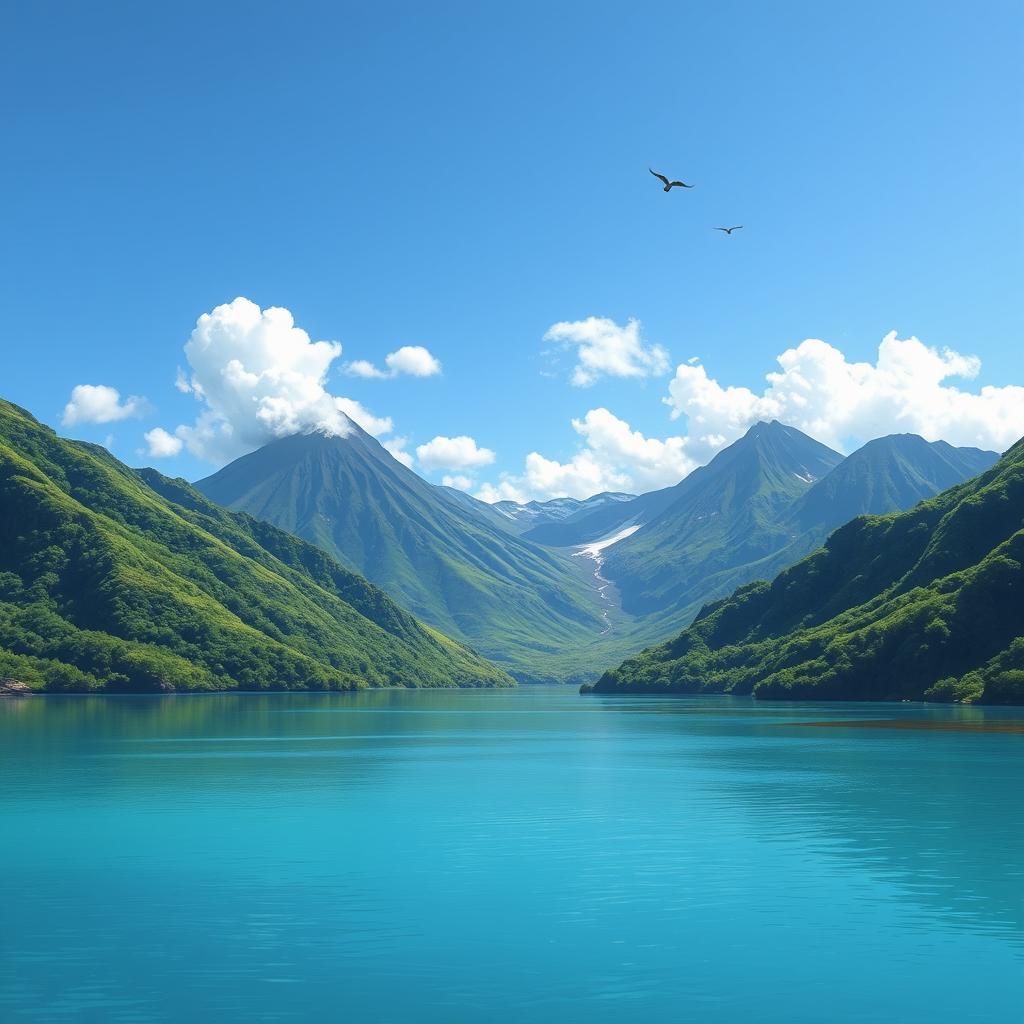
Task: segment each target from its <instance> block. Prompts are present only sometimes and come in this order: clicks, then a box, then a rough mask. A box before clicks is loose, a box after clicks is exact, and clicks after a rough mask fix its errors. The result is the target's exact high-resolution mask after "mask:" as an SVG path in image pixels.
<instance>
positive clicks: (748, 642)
mask: <svg viewBox="0 0 1024 1024" xmlns="http://www.w3.org/2000/svg"><path fill="white" fill-rule="evenodd" d="M939 452H940V454H941V455H946V454H948V453H946V452H944V451H943V450H942V449H940V450H939ZM597 689H598V690H600V691H602V692H618V691H641V692H662V691H669V692H673V691H674V692H683V693H699V692H731V693H751V692H753V693H754V694H755V695H757V696H761V697H772V698H814V699H821V698H824V699H854V700H895V699H912V700H920V699H922V698H925V699H934V700H960V701H977V702H982V703H991V704H999V703H1020V702H1021V701H1024V440H1022V441H1018V442H1017V444H1015V445H1014V446H1013V447H1012V448H1011V449H1010V450H1009V451H1008V452H1007V453H1006V454H1005V455H1004V456H1003V457H1002V459H1000V460H999V462H998V463H996V465H995V466H993V467H992V468H991V469H989V470H987V471H986V472H984V473H982V474H981V475H980V476H978V477H975V478H973V479H971V480H969V481H967V482H966V483H963V484H959V485H958V486H956V487H953V488H950V489H949V490H946V491H943V492H942V493H941V494H940V495H938V496H936V497H934V498H932V499H930V500H928V501H925V502H922V503H921V504H919V505H917V506H916V507H915V508H914V509H912V510H911V511H908V512H901V513H894V514H890V515H885V516H862V517H859V518H857V519H854V520H853V521H852V522H850V523H847V524H846V525H845V526H843V527H840V529H838V530H836V532H835V533H833V534H832V535H831V536H830V537H829V538H828V541H827V543H826V544H825V546H824V547H823V548H821V549H820V550H818V551H816V552H815V553H814V554H813V555H811V556H810V557H808V558H806V559H804V560H803V561H801V562H799V563H798V564H796V565H794V566H793V567H792V568H790V569H787V570H786V571H785V572H783V573H781V574H780V575H779V576H778V577H777V578H776V579H775V580H774V581H773V582H772V583H763V582H762V583H754V584H750V585H748V586H745V587H741V588H740V589H739V590H737V591H736V592H735V593H734V594H733V595H732V596H731V597H729V598H727V599H726V600H723V601H720V602H718V603H717V604H715V605H711V606H709V607H708V608H706V609H705V610H704V611H703V612H702V613H701V615H700V617H699V618H698V619H697V621H696V622H694V624H693V625H692V626H690V627H689V628H688V629H686V630H684V631H683V632H682V633H681V634H680V635H679V636H678V637H676V639H674V640H671V641H669V642H668V643H666V644H662V645H660V646H658V647H654V648H651V649H649V650H647V651H644V652H643V653H642V654H640V655H638V656H637V657H636V658H631V659H629V660H628V661H626V662H625V663H624V664H622V665H621V666H619V668H617V669H615V670H614V671H612V672H608V673H606V674H605V675H604V676H603V677H602V678H601V679H600V680H599V682H598V684H597Z"/></svg>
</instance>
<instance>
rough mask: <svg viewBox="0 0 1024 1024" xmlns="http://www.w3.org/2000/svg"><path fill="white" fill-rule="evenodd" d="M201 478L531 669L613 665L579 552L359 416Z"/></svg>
mask: <svg viewBox="0 0 1024 1024" xmlns="http://www.w3.org/2000/svg"><path fill="white" fill-rule="evenodd" d="M196 487H197V488H198V489H199V490H200V491H202V492H203V493H204V494H206V495H207V496H208V497H210V498H211V499H213V500H214V501H217V502H219V503H220V504H222V505H224V506H226V507H228V508H231V509H236V510H240V511H245V512H249V513H251V514H252V515H254V516H257V517H258V518H260V519H264V520H266V521H268V522H271V523H273V524H274V525H276V526H279V527H281V528H283V529H286V530H289V531H291V532H293V533H295V534H297V535H298V536H300V537H302V538H304V539H306V540H308V541H311V542H312V543H314V544H317V545H319V546H320V547H322V548H324V549H325V550H326V551H328V552H330V553H331V554H333V555H335V556H336V557H337V558H339V559H340V560H341V561H342V562H343V563H344V564H345V565H348V566H351V567H352V568H354V569H356V570H357V571H359V572H360V573H362V574H364V575H365V576H366V577H367V578H368V579H370V580H371V581H372V582H374V583H376V584H378V585H379V586H381V587H383V588H384V589H385V590H386V591H387V592H388V593H389V594H391V595H392V596H393V597H394V598H395V599H396V600H397V601H399V602H400V603H401V604H403V605H404V606H405V607H407V608H409V609H410V610H411V611H412V612H413V613H414V614H415V615H417V616H419V617H421V618H422V619H423V620H424V621H426V622H428V623H430V624H431V625H433V626H435V627H436V628H438V629H441V630H442V631H444V632H446V633H448V634H449V635H451V636H454V637H456V638H458V639H461V640H464V641H466V642H468V643H470V644H472V645H473V646H474V647H475V648H476V649H478V650H480V651H481V652H483V653H484V654H486V655H487V656H488V657H493V658H494V659H495V660H497V661H499V662H500V663H502V664H503V665H504V666H506V667H507V668H508V669H509V670H510V671H512V672H513V674H515V675H517V677H519V678H520V679H528V680H544V679H552V680H553V679H563V680H564V679H572V678H583V677H585V676H586V675H587V674H588V672H593V671H595V670H596V669H599V668H600V667H601V666H600V665H599V664H598V662H597V659H598V657H599V655H598V654H597V653H596V652H595V653H593V654H592V655H588V653H587V651H588V645H589V644H590V643H591V642H592V641H593V640H594V639H595V638H596V637H597V636H599V635H600V634H601V632H602V630H603V629H604V628H605V622H604V620H603V618H602V617H601V614H600V609H599V606H598V600H599V599H598V597H597V595H596V592H595V589H594V587H593V584H592V580H591V578H590V575H589V572H588V569H587V567H586V566H585V565H583V564H582V563H581V561H580V560H579V559H572V558H571V557H570V556H569V555H567V554H566V553H564V552H559V551H551V550H548V549H546V548H542V547H539V546H537V545H534V544H530V543H527V542H525V541H523V540H521V539H520V538H518V537H516V536H514V535H513V534H511V533H509V532H508V531H507V530H505V529H503V528H502V527H501V526H499V525H498V524H497V522H496V521H495V519H494V515H496V513H490V512H483V511H481V510H477V509H475V508H474V507H473V501H474V500H473V499H469V500H468V501H466V500H463V499H464V498H465V497H466V496H463V497H462V498H460V497H457V496H455V495H453V494H452V493H451V492H449V491H448V490H447V489H444V488H439V487H435V486H433V485H432V484H429V483H427V482H426V481H425V480H422V479H421V478H420V477H418V476H417V475H416V474H415V473H413V472H412V471H410V470H408V469H406V467H405V466H403V465H401V464H400V463H399V462H397V461H396V460H395V459H394V458H392V456H391V455H390V454H389V453H388V452H387V451H385V450H384V449H383V448H382V447H381V446H380V444H378V442H377V441H375V440H374V439H373V438H372V437H370V436H369V435H368V434H366V433H365V432H364V431H363V430H361V429H360V428H359V427H358V426H356V425H355V424H353V425H352V431H351V433H350V434H349V435H347V436H346V437H328V436H325V435H323V434H309V435H302V436H294V437H288V438H284V439H282V440H280V441H275V442H273V443H272V444H269V445H267V446H266V447H265V448H261V449H260V450H259V451H256V452H253V453H252V454H251V455H246V456H244V457H243V458H241V459H238V460H237V461H235V462H233V463H231V464H230V465H229V466H226V467H225V468H224V469H222V470H220V472H218V473H215V474H214V475H213V476H211V477H208V478H207V479H205V480H202V481H200V482H199V483H197V484H196ZM581 651H582V652H584V654H583V655H582V657H581V655H580V652H581ZM588 657H590V658H591V660H593V662H594V663H593V664H590V663H589V662H588Z"/></svg>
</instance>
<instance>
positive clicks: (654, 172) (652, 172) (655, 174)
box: [647, 167, 668, 185]
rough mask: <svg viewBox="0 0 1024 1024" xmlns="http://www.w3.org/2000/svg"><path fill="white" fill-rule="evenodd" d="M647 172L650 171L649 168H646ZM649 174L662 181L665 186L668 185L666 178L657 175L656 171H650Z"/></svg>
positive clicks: (662, 175)
mask: <svg viewBox="0 0 1024 1024" xmlns="http://www.w3.org/2000/svg"><path fill="white" fill-rule="evenodd" d="M647 170H649V171H651V169H650V167H648V168H647ZM651 174H653V175H654V176H655V177H656V178H658V179H660V180H661V181H663V182H664V183H665V184H666V185H667V184H668V178H666V177H665V175H664V174H659V173H658V172H657V171H651Z"/></svg>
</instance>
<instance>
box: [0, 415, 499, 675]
mask: <svg viewBox="0 0 1024 1024" xmlns="http://www.w3.org/2000/svg"><path fill="white" fill-rule="evenodd" d="M3 678H8V679H17V680H21V681H23V682H25V683H27V684H28V685H29V686H30V687H32V688H37V689H46V690H111V691H128V692H131V691H139V692H145V691H156V690H172V689H173V690H201V689H235V688H239V689H305V688H309V689H353V688H358V687H364V686H392V685H397V686H502V685H511V683H512V680H511V679H510V678H509V677H508V676H507V675H506V674H505V673H504V672H503V671H501V670H500V669H498V668H496V667H495V666H493V665H491V664H490V663H489V662H487V661H485V660H484V659H483V658H481V657H480V656H478V655H477V654H475V653H473V652H472V651H470V650H468V649H467V648H465V647H463V646H461V645H460V644H458V643H456V642H455V641H453V640H450V639H449V638H447V637H446V636H443V635H442V634H440V633H438V632H436V631H435V630H433V629H431V628H430V627H428V626H425V625H423V624H422V623H420V622H419V621H417V620H416V619H415V618H414V617H413V616H412V615H410V614H409V613H408V612H405V611H403V610H402V609H401V608H399V607H398V606H397V605H396V604H395V603H394V602H393V601H392V600H391V599H390V598H388V597H387V596H386V595H385V594H384V593H383V592H382V591H380V590H378V589H377V588H376V587H374V586H373V585H371V584H370V583H368V582H367V581H366V580H365V579H363V578H361V577H360V576H357V575H356V574H355V573H353V572H351V571H349V570H348V569H345V568H343V567H342V566H340V565H339V564H338V563H337V562H335V561H334V560H333V559H332V558H331V557H330V556H329V555H327V554H325V553H324V552H323V551H321V550H319V549H318V548H315V547H313V546H312V545H310V544H307V543H305V542H303V541H301V540H298V539H297V538H295V537H292V536H290V535H288V534H286V533H284V532H282V531H281V530H278V529H275V528H274V527H272V526H269V525H267V524H265V523H260V522H258V521H256V520H254V519H252V518H250V517H249V516H246V515H240V514H236V513H231V512H228V511H226V510H224V509H222V508H220V507H219V506H217V505H214V504H213V503H211V502H209V501H207V500H206V499H205V498H204V497H203V496H202V495H200V494H199V493H198V492H197V491H195V490H193V489H192V488H191V487H189V486H188V484H186V483H185V482H184V481H182V480H168V479H167V478H165V477H163V476H161V475H160V474H159V473H157V472H155V471H153V470H143V471H139V472H136V471H133V470H131V469H129V468H128V467H127V466H124V465H122V464H121V463H120V462H118V461H117V460H116V459H115V458H114V457H113V456H111V455H110V454H109V453H108V452H106V451H105V450H104V449H102V448H99V447H97V446H95V445H88V444H83V443H79V442H73V441H67V440H64V439H62V438H60V437H58V436H57V435H56V434H55V433H54V432H53V431H52V430H50V429H49V428H48V427H45V426H43V425H42V424H40V423H38V422H37V421H36V420H35V419H33V418H32V416H31V415H29V414H28V413H26V412H25V411H24V410H22V409H19V408H18V407H17V406H14V405H11V404H9V403H7V402H3V401H0V679H3Z"/></svg>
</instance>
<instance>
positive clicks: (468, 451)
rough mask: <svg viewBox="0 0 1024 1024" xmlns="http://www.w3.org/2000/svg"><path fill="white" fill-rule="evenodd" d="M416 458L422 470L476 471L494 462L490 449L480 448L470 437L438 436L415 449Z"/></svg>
mask: <svg viewBox="0 0 1024 1024" xmlns="http://www.w3.org/2000/svg"><path fill="white" fill-rule="evenodd" d="M416 457H417V458H418V459H419V461H420V465H421V466H423V468H424V469H476V468H478V467H480V466H488V465H490V464H491V463H492V462H493V461H494V452H492V451H491V449H490V448H481V447H479V446H478V445H477V443H476V441H474V440H473V438H471V437H466V436H465V435H461V436H459V437H443V436H441V435H438V436H437V437H435V438H434V439H433V440H432V441H428V442H427V443H426V444H421V445H420V446H419V447H418V448H417V449H416Z"/></svg>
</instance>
